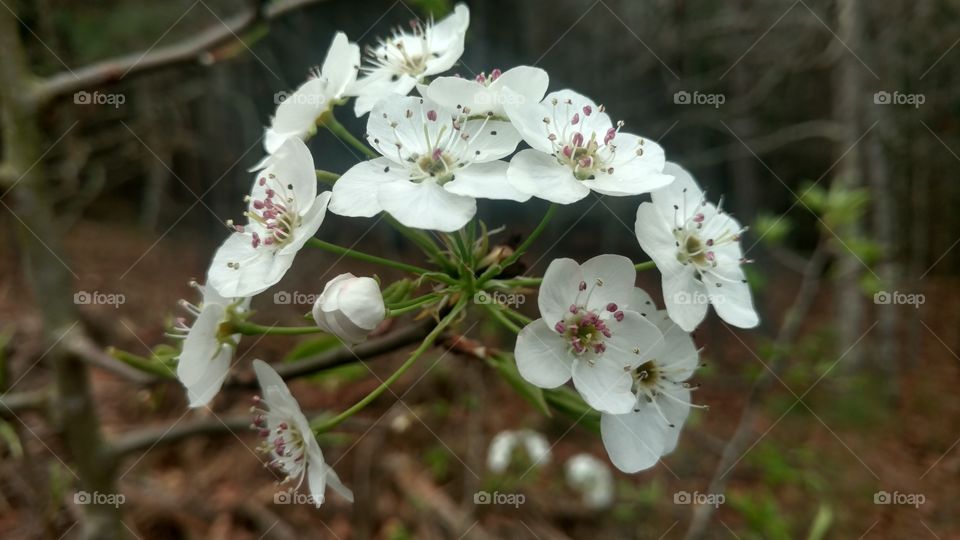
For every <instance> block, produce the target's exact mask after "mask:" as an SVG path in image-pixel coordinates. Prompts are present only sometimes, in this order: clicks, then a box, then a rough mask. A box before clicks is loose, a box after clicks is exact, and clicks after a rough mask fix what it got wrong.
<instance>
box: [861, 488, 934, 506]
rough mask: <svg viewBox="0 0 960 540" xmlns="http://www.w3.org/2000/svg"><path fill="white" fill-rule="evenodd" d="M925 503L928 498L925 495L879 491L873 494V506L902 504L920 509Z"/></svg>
mask: <svg viewBox="0 0 960 540" xmlns="http://www.w3.org/2000/svg"><path fill="white" fill-rule="evenodd" d="M925 502H927V497H926V496H925V495H924V494H923V493H900V492H899V491H894V492H893V493H891V492H889V491H878V492H876V493H874V494H873V504H902V505H906V506H912V507H914V508H920V505H921V504H923V503H925Z"/></svg>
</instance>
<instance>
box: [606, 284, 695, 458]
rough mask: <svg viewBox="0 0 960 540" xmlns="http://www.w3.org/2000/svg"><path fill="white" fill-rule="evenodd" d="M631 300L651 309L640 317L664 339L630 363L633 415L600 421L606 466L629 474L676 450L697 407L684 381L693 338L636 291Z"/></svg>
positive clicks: (691, 362)
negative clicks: (610, 465)
mask: <svg viewBox="0 0 960 540" xmlns="http://www.w3.org/2000/svg"><path fill="white" fill-rule="evenodd" d="M635 297H636V300H635V301H634V304H636V305H641V306H643V305H645V306H647V307H648V308H649V311H647V310H644V311H643V313H644V314H645V315H646V316H647V318H648V319H650V320H651V321H652V322H654V323H655V324H656V325H657V327H658V328H659V329H660V331H661V333H662V334H663V339H662V340H661V341H659V342H658V343H657V344H656V346H655V347H653V348H651V349H649V350H647V351H646V352H644V353H642V354H641V355H640V356H639V357H638V361H637V362H634V363H633V364H631V365H632V370H631V372H630V375H631V377H632V379H633V391H634V393H635V395H636V397H635V405H634V407H633V411H632V412H629V413H627V414H617V415H614V414H603V415H601V417H600V434H601V437H602V439H603V445H604V447H606V449H607V453H608V454H609V455H610V461H612V462H613V464H614V465H616V467H617V468H618V469H620V470H621V471H624V472H631V473H632V472H637V471H642V470H644V469H648V468H650V467H652V466H653V465H654V464H656V463H657V461H658V460H659V459H660V457H661V456H663V455H664V454H667V453H669V452H671V451H673V449H674V448H675V447H676V445H677V439H678V438H679V437H680V428H681V427H682V426H683V422H684V421H685V420H686V419H687V415H688V414H689V413H690V407H696V405H691V404H690V390H691V387H690V385H689V384H688V383H687V382H686V381H687V379H689V378H690V376H691V375H693V371H694V370H695V369H696V367H697V363H698V358H699V354H698V353H699V351H698V350H697V347H696V345H694V343H693V339H692V338H691V337H690V335H689V334H688V333H686V332H684V331H683V329H682V328H680V327H679V326H677V325H676V324H675V323H674V322H673V321H671V320H670V317H668V316H667V312H666V311H662V310H661V311H657V310H656V306H654V304H653V302H652V301H651V300H650V297H649V296H648V295H647V293H645V292H644V291H643V290H641V289H636V291H635ZM704 408H705V407H704Z"/></svg>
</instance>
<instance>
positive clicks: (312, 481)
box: [304, 432, 327, 508]
mask: <svg viewBox="0 0 960 540" xmlns="http://www.w3.org/2000/svg"><path fill="white" fill-rule="evenodd" d="M304 436H307V437H313V433H309V432H308V433H305V434H304ZM315 445H316V443H315V442H314V444H313V445H311V446H314V448H316V449H315V450H313V451H312V452H310V453H309V458H310V459H309V463H308V465H307V483H308V485H309V487H310V498H311V499H313V504H314V505H315V506H316V507H317V508H320V505H322V504H323V503H324V501H325V500H326V497H327V493H326V492H327V464H326V463H325V462H324V461H323V454H321V453H320V449H319V447H316V446H315Z"/></svg>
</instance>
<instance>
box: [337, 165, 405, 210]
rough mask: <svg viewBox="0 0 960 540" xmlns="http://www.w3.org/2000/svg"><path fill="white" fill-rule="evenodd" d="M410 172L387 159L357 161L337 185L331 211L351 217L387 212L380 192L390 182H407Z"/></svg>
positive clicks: (338, 180)
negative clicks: (381, 203)
mask: <svg viewBox="0 0 960 540" xmlns="http://www.w3.org/2000/svg"><path fill="white" fill-rule="evenodd" d="M407 181H408V179H407V173H406V172H405V171H404V170H403V168H401V167H399V166H397V165H395V164H394V163H393V162H392V161H390V160H389V159H387V158H377V159H373V160H370V161H363V162H360V163H357V164H356V165H354V166H353V167H350V170H348V171H347V172H345V173H343V176H341V177H340V178H339V179H337V182H336V183H335V184H333V196H332V198H331V200H330V211H331V212H333V213H334V214H338V215H341V216H349V217H372V216H375V215H376V214H377V213H379V212H381V211H383V207H382V206H380V199H379V197H378V195H377V194H378V193H379V192H380V186H382V185H384V184H387V183H389V182H407Z"/></svg>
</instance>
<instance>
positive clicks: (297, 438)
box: [252, 360, 353, 508]
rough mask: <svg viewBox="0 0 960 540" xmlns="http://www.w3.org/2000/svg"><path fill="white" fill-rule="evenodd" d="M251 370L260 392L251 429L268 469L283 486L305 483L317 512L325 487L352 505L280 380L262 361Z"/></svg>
mask: <svg viewBox="0 0 960 540" xmlns="http://www.w3.org/2000/svg"><path fill="white" fill-rule="evenodd" d="M253 369H254V371H255V372H256V373H257V380H258V381H259V382H260V389H261V391H262V392H263V395H262V396H258V397H255V398H254V407H253V409H252V412H253V427H254V429H256V430H258V432H259V434H260V436H261V437H262V438H263V444H262V445H261V447H260V449H261V451H262V452H263V453H264V454H266V455H267V456H269V457H270V462H269V463H268V465H271V466H273V467H275V468H276V469H277V470H279V471H280V472H281V473H282V474H283V475H284V479H283V482H296V486H295V489H299V488H300V486H301V485H303V481H304V479H307V485H308V487H309V489H310V498H311V500H312V501H313V504H314V505H315V506H316V507H317V508H319V507H320V505H321V504H323V502H324V500H325V499H326V488H327V486H330V487H331V488H333V490H334V491H336V492H337V493H339V494H340V495H341V496H342V497H343V498H345V499H347V500H348V501H350V502H353V492H352V491H350V489H349V488H347V487H346V486H344V485H343V483H342V482H341V481H340V477H339V476H337V473H336V472H335V471H334V470H333V468H332V467H330V466H329V465H327V463H326V461H324V459H323V452H322V451H321V450H320V445H319V444H318V443H317V439H316V437H314V435H313V430H311V429H310V422H308V421H307V418H306V417H305V416H304V415H303V412H302V411H301V410H300V404H299V403H297V400H296V399H294V397H293V395H292V394H291V393H290V389H289V388H287V385H286V383H284V382H283V379H281V378H280V376H279V375H277V372H276V371H274V370H273V368H272V367H270V365H269V364H267V363H266V362H263V361H261V360H254V361H253Z"/></svg>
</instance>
